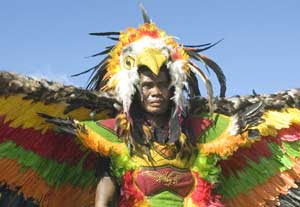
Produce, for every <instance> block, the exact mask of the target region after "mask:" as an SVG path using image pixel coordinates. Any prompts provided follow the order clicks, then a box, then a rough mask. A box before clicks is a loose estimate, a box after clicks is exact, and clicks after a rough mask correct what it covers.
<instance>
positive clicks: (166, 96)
mask: <svg viewBox="0 0 300 207" xmlns="http://www.w3.org/2000/svg"><path fill="white" fill-rule="evenodd" d="M140 81H141V82H140V84H141V106H142V108H143V109H144V110H145V112H147V113H150V114H155V115H163V114H165V113H166V112H167V111H168V107H169V103H170V96H171V93H170V90H169V85H170V80H169V79H168V76H167V74H166V72H165V71H160V72H159V74H158V75H157V76H156V75H154V74H153V73H152V72H151V71H150V70H147V69H146V70H142V72H141V73H140Z"/></svg>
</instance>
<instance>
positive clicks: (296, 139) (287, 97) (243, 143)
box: [218, 89, 300, 207]
mask: <svg viewBox="0 0 300 207" xmlns="http://www.w3.org/2000/svg"><path fill="white" fill-rule="evenodd" d="M225 102H227V103H225ZM225 102H224V100H223V103H222V101H220V103H219V104H220V107H219V110H220V111H222V110H223V111H226V112H227V113H228V112H230V111H231V112H234V113H235V114H239V111H241V109H245V108H249V107H250V110H248V111H247V110H246V111H245V110H244V111H243V112H242V113H241V116H240V117H235V118H237V119H238V120H235V121H234V120H232V123H233V122H235V123H234V124H235V125H237V126H236V127H231V128H229V129H230V130H233V131H235V132H231V134H235V135H234V136H228V137H227V140H226V142H225V143H228V142H229V143H230V142H231V143H234V141H235V139H236V138H237V137H239V136H240V138H239V141H240V142H236V141H235V143H234V144H233V145H232V146H230V147H229V148H230V149H229V148H227V149H225V148H223V149H224V150H225V152H227V154H226V153H224V154H223V155H221V161H220V162H219V164H220V165H221V169H222V175H221V177H220V183H219V185H218V191H219V192H220V193H221V194H223V196H224V201H225V205H226V206H229V207H230V206H234V207H252V206H276V205H280V206H291V207H292V206H295V207H296V206H299V205H300V199H299V198H300V197H299V195H300V191H299V190H300V189H299V188H298V186H297V182H299V181H300V104H299V103H300V90H299V89H298V90H296V89H294V90H290V91H285V92H282V93H278V94H273V95H265V96H257V95H256V96H250V97H244V98H243V97H242V98H235V100H233V101H232V102H231V101H228V100H227V101H225ZM230 102H231V103H230ZM258 102H260V103H263V105H264V113H262V110H259V108H261V107H260V106H257V107H256V106H255V107H252V108H251V105H253V104H255V103H258ZM221 104H223V106H222V107H223V108H221ZM247 105H248V107H247ZM256 105H262V104H256ZM238 108H239V109H238ZM224 109H225V110H224ZM255 117H256V118H255ZM245 138H246V139H245ZM297 188H298V189H297Z"/></svg>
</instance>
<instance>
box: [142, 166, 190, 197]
mask: <svg viewBox="0 0 300 207" xmlns="http://www.w3.org/2000/svg"><path fill="white" fill-rule="evenodd" d="M194 183H195V181H194V178H193V175H192V173H191V172H190V171H178V170H176V169H173V168H170V167H166V168H160V169H156V170H140V171H139V172H138V174H137V177H136V184H137V186H138V188H139V189H140V190H141V191H142V192H143V193H144V195H146V196H149V195H155V194H157V193H159V192H162V191H165V190H168V191H172V192H175V193H177V194H178V195H180V196H182V197H183V198H184V197H186V196H187V195H188V194H189V192H190V191H191V190H192V189H193V187H194Z"/></svg>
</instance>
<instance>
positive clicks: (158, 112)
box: [147, 107, 166, 115]
mask: <svg viewBox="0 0 300 207" xmlns="http://www.w3.org/2000/svg"><path fill="white" fill-rule="evenodd" d="M147 113H149V114H153V115H164V114H165V113H166V110H164V109H162V107H151V108H148V109H147Z"/></svg>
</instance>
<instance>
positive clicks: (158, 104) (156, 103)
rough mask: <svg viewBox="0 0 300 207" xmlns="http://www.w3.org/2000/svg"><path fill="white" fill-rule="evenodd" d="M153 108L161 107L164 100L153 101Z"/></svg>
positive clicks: (151, 102) (151, 103)
mask: <svg viewBox="0 0 300 207" xmlns="http://www.w3.org/2000/svg"><path fill="white" fill-rule="evenodd" d="M149 103H150V105H151V106H160V105H161V104H162V103H163V100H162V99H158V100H153V101H150V102H149Z"/></svg>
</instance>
